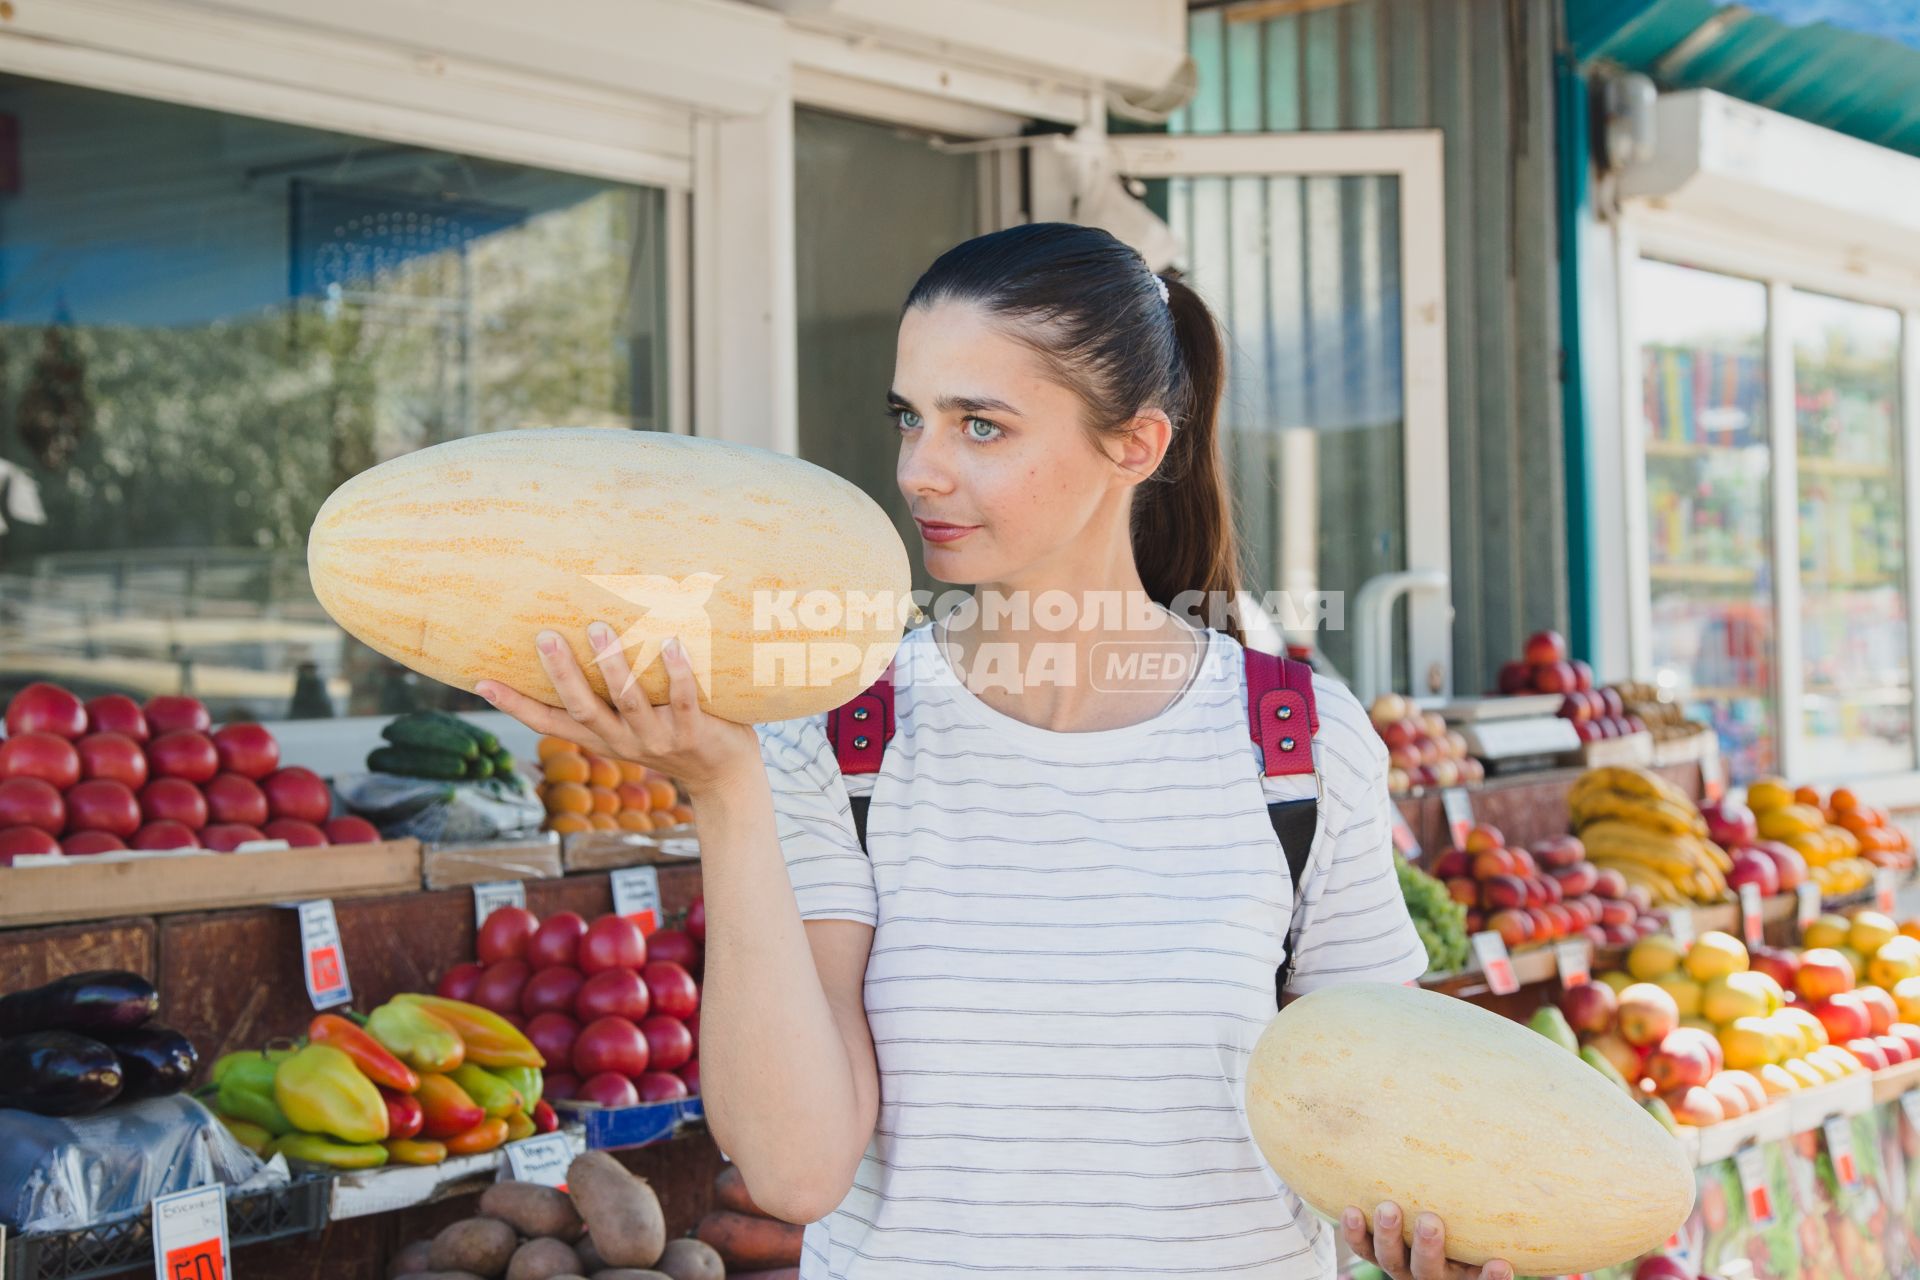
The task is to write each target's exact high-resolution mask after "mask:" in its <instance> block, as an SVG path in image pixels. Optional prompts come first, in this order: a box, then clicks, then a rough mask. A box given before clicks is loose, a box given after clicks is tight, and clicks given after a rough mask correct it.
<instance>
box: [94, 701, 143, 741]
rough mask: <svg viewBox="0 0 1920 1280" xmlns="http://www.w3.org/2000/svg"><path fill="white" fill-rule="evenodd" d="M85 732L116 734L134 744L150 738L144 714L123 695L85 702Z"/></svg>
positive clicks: (136, 704)
mask: <svg viewBox="0 0 1920 1280" xmlns="http://www.w3.org/2000/svg"><path fill="white" fill-rule="evenodd" d="M86 710H87V732H88V733H117V734H119V735H120V736H121V737H123V738H132V739H133V740H134V741H135V742H145V741H146V740H147V739H148V738H150V737H152V736H153V735H152V731H151V730H149V729H148V728H147V716H146V713H145V712H143V711H142V710H140V704H139V703H137V702H135V701H134V700H133V699H132V698H129V697H128V696H127V695H126V694H124V693H108V694H103V695H101V696H100V697H98V698H93V699H90V700H89V701H88V702H87V708H86Z"/></svg>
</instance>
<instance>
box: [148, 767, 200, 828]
mask: <svg viewBox="0 0 1920 1280" xmlns="http://www.w3.org/2000/svg"><path fill="white" fill-rule="evenodd" d="M140 813H141V815H142V816H143V817H145V818H146V820H147V821H148V822H177V823H179V824H180V825H181V826H183V827H186V828H187V829H188V830H190V831H198V830H200V828H202V827H204V826H206V825H207V816H208V805H207V797H206V796H205V795H204V794H203V793H202V792H201V790H200V788H198V787H196V786H194V785H193V784H192V783H191V782H188V781H187V780H186V779H184V778H155V779H154V780H153V781H152V782H149V783H148V784H147V785H146V786H144V787H142V788H140Z"/></svg>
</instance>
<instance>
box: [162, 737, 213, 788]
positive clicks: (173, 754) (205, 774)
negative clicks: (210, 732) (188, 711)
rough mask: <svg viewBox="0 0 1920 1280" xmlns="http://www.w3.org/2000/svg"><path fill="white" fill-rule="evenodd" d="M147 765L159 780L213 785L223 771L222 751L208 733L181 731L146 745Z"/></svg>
mask: <svg viewBox="0 0 1920 1280" xmlns="http://www.w3.org/2000/svg"><path fill="white" fill-rule="evenodd" d="M147 765H148V767H149V768H150V769H151V770H152V771H153V776H154V777H156V778H184V779H186V780H187V781H188V782H194V783H200V782H211V781H213V777H214V775H215V774H217V773H219V772H220V752H219V751H218V749H216V748H215V747H214V745H213V739H212V738H209V737H208V736H207V735H206V734H204V733H197V732H195V731H193V730H191V729H181V730H177V731H175V732H173V733H163V734H161V735H160V736H159V737H157V738H155V739H154V740H153V741H152V742H150V743H148V744H147Z"/></svg>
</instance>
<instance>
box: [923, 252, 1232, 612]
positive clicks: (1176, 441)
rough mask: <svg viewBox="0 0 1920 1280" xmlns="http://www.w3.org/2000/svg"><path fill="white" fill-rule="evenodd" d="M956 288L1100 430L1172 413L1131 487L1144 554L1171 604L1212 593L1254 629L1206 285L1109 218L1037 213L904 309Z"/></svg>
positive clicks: (952, 258) (937, 277) (956, 259)
mask: <svg viewBox="0 0 1920 1280" xmlns="http://www.w3.org/2000/svg"><path fill="white" fill-rule="evenodd" d="M1162 285H1164V286H1165V289H1166V294H1167V296H1166V299H1165V300H1164V301H1162V299H1161V296H1160V293H1161V287H1162ZM946 301H956V302H969V303H973V304H975V305H977V306H980V307H983V308H985V309H986V311H987V312H988V313H989V314H991V315H994V316H996V317H999V318H1001V319H1003V320H1004V321H1006V322H1007V327H1008V332H1010V333H1011V334H1012V335H1013V336H1014V337H1016V338H1018V339H1019V340H1020V341H1022V342H1025V343H1026V344H1028V345H1029V346H1031V347H1032V348H1033V349H1034V350H1035V351H1036V352H1038V353H1039V354H1040V356H1041V357H1042V358H1044V359H1045V360H1046V361H1047V363H1048V364H1049V365H1050V366H1052V368H1053V370H1054V373H1055V375H1056V376H1057V377H1058V379H1059V381H1060V382H1061V384H1062V385H1063V386H1066V387H1068V388H1070V389H1071V390H1072V391H1074V392H1075V394H1077V395H1078V396H1079V397H1080V398H1081V400H1083V401H1084V402H1085V403H1086V406H1087V419H1088V425H1089V426H1090V427H1091V428H1092V429H1093V430H1094V431H1095V432H1098V433H1100V434H1103V435H1114V436H1119V435H1122V434H1124V433H1125V432H1126V431H1127V430H1129V429H1130V426H1131V424H1132V422H1133V420H1134V419H1135V418H1136V417H1138V416H1139V414H1140V412H1141V411H1142V410H1144V409H1152V408H1158V409H1160V410H1162V411H1164V412H1165V413H1166V415H1167V417H1168V418H1169V419H1170V420H1171V421H1172V423H1173V426H1174V432H1173V439H1172V441H1171V443H1169V444H1168V446H1167V453H1166V456H1165V457H1164V458H1163V459H1161V462H1160V466H1159V468H1158V469H1157V470H1156V471H1155V472H1154V474H1153V477H1152V479H1150V480H1149V481H1148V482H1147V483H1145V484H1143V485H1141V486H1140V488H1139V489H1138V490H1137V491H1136V493H1135V495H1134V500H1133V530H1132V537H1133V558H1134V563H1135V565H1136V566H1137V567H1138V568H1139V570H1140V580H1141V582H1142V583H1143V584H1144V585H1145V587H1146V589H1147V594H1148V595H1149V596H1150V597H1151V598H1153V599H1154V600H1157V601H1159V602H1160V603H1161V604H1164V605H1169V606H1171V605H1172V603H1173V601H1174V599H1175V598H1176V597H1177V596H1179V595H1181V594H1182V593H1183V592H1195V591H1198V592H1203V593H1205V594H1204V595H1203V596H1202V597H1201V599H1202V601H1203V602H1204V604H1205V606H1206V610H1207V616H1206V617H1205V618H1204V620H1203V621H1204V624H1205V625H1214V624H1215V623H1216V621H1217V619H1216V617H1215V616H1214V614H1213V605H1214V604H1215V602H1216V601H1221V600H1224V601H1226V602H1228V603H1229V604H1230V606H1231V607H1230V609H1229V610H1228V613H1227V615H1226V617H1225V618H1224V619H1223V620H1219V621H1223V622H1224V625H1223V626H1222V629H1223V630H1225V631H1227V632H1229V633H1230V634H1231V635H1232V636H1233V637H1234V638H1235V639H1236V640H1241V641H1243V642H1244V640H1245V636H1244V635H1243V634H1242V632H1241V628H1240V624H1239V605H1238V601H1237V599H1236V595H1237V592H1238V590H1239V587H1240V581H1241V577H1240V563H1239V547H1238V543H1237V541H1236V539H1235V537H1234V531H1233V514H1232V511H1233V508H1232V501H1231V498H1230V497H1229V494H1228V491H1227V483H1226V473H1225V468H1224V467H1223V465H1222V463H1221V459H1220V445H1219V439H1218V430H1217V428H1218V423H1219V416H1220V394H1221V388H1222V384H1223V383H1224V381H1225V377H1226V368H1225V351H1224V349H1223V347H1222V344H1221V339H1220V328H1219V326H1218V325H1217V324H1216V323H1215V322H1214V318H1213V313H1212V312H1211V311H1209V310H1208V309H1207V304H1206V303H1205V302H1203V301H1202V300H1201V298H1200V295H1199V294H1197V293H1195V292H1194V291H1193V290H1192V289H1190V288H1188V287H1187V286H1186V285H1185V284H1184V283H1182V282H1181V281H1180V280H1178V279H1175V278H1161V277H1156V276H1155V275H1154V274H1153V272H1152V271H1151V270H1150V269H1149V268H1148V266H1147V263H1146V260H1145V259H1144V258H1142V257H1141V256H1140V255H1139V254H1138V253H1136V252H1135V251H1134V250H1133V249H1132V248H1130V247H1128V246H1127V245H1126V244H1124V243H1122V242H1121V241H1120V240H1118V239H1116V238H1115V237H1114V236H1112V235H1111V234H1109V233H1108V232H1106V231H1102V230H1101V229H1099V228H1098V227H1083V226H1079V225H1077V224H1074V223H1068V222H1035V223H1027V224H1025V225H1023V226H1017V227H1008V228H1007V229H1006V230H1004V231H995V232H992V233H990V234H988V235H984V236H978V237H976V238H974V239H972V240H969V241H967V242H966V243H964V244H960V245H957V246H955V247H954V248H952V249H949V250H947V252H945V253H943V254H941V255H940V257H939V259H938V260H936V261H935V262H934V264H933V265H932V266H931V267H928V268H927V270H926V273H925V274H924V275H922V276H921V277H920V279H919V281H918V282H917V283H916V284H915V285H914V286H913V291H912V292H911V293H909V294H908V295H907V301H906V305H905V307H903V308H902V310H903V311H906V310H911V309H912V308H914V307H916V306H932V305H933V304H935V303H939V302H946Z"/></svg>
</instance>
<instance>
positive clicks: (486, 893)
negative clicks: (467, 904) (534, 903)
mask: <svg viewBox="0 0 1920 1280" xmlns="http://www.w3.org/2000/svg"><path fill="white" fill-rule="evenodd" d="M526 906H527V886H526V885H524V884H522V883H521V882H520V881H518V880H488V881H484V882H483V883H480V884H476V885H475V886H473V927H474V928H476V929H477V928H479V927H480V926H481V925H483V924H485V923H486V922H487V917H488V916H490V915H492V914H493V913H494V912H496V911H498V910H499V909H500V908H502V907H519V908H520V909H521V910H525V909H526Z"/></svg>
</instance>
